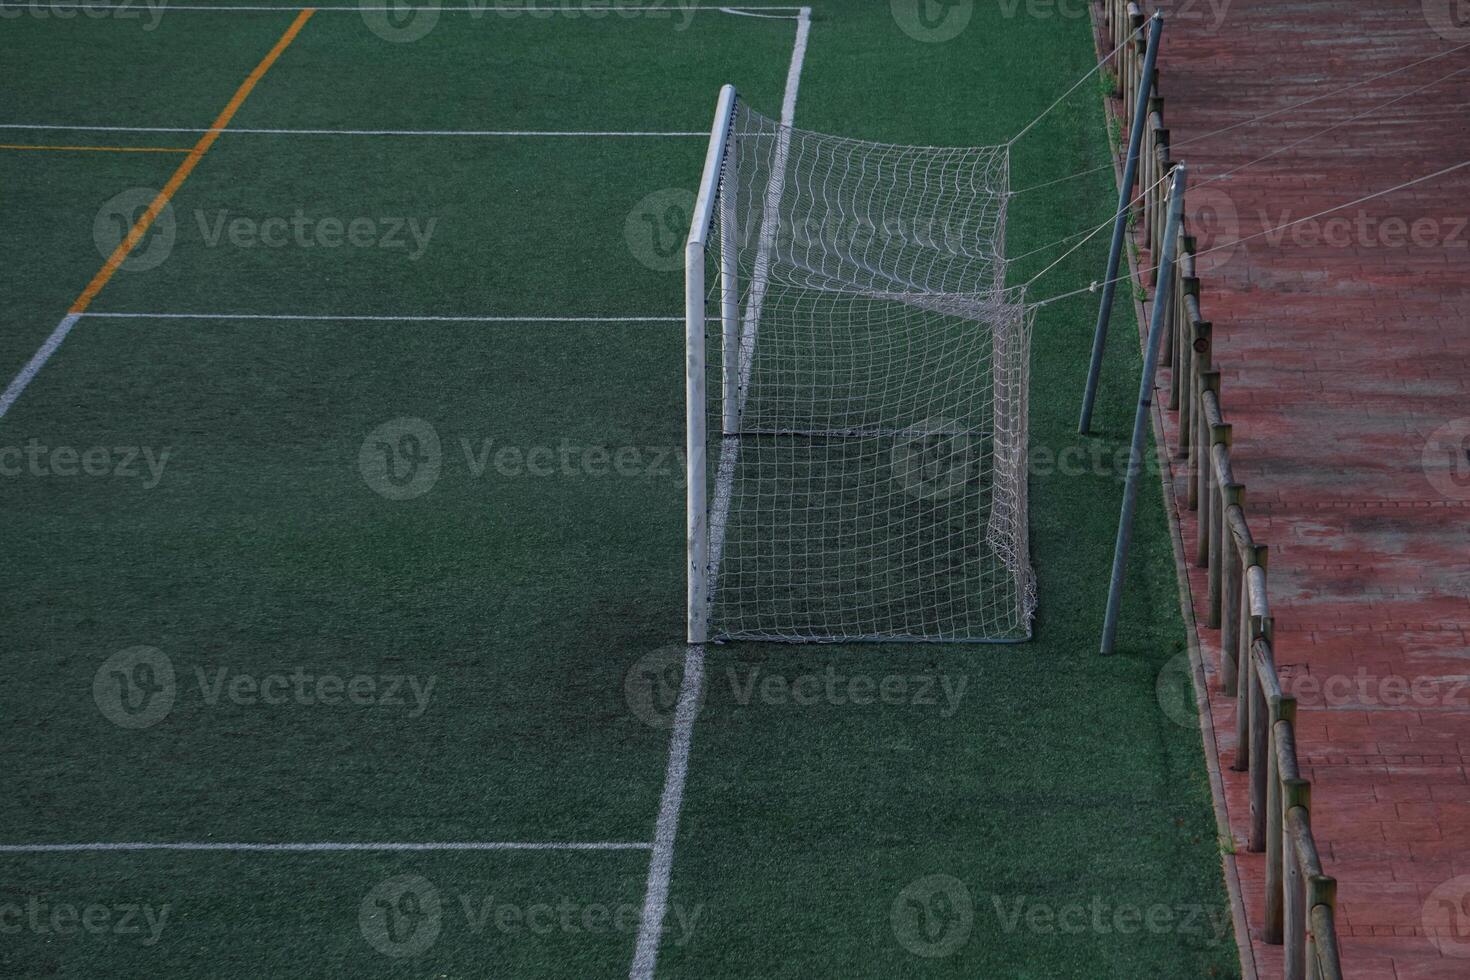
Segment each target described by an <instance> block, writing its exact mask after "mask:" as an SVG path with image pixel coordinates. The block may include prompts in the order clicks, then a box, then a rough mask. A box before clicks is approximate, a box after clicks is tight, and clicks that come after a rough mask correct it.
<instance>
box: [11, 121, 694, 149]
mask: <svg viewBox="0 0 1470 980" xmlns="http://www.w3.org/2000/svg"><path fill="white" fill-rule="evenodd" d="M0 129H32V130H43V131H48V132H72V133H189V134H194V133H215V134H216V135H226V134H228V135H231V136H462V137H489V136H496V137H527V138H533V137H541V138H578V137H581V138H588V139H596V138H609V139H612V138H631V137H651V138H668V139H674V138H683V137H691V136H704V137H706V138H707V137H708V136H709V133H702V132H697V131H694V130H688V131H686V130H651V129H649V130H637V129H630V130H617V129H586V130H582V129H262V128H258V127H257V128H249V129H246V128H236V129H216V128H204V129H201V128H187V127H175V126H53V125H50V124H47V123H0ZM67 149H76V148H74V147H67ZM98 149H100V147H99V148H98ZM117 149H120V150H130V149H133V148H132V147H117ZM148 149H150V150H152V149H154V148H153V147H148ZM178 152H180V153H188V152H189V150H187V149H180V150H179V151H178Z"/></svg>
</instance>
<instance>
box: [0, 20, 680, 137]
mask: <svg viewBox="0 0 1470 980" xmlns="http://www.w3.org/2000/svg"><path fill="white" fill-rule="evenodd" d="M0 6H4V5H3V4H0ZM0 129H29V130H41V131H46V132H58V133H186V134H190V135H195V134H198V135H203V134H204V133H218V134H220V135H221V136H459V137H506V138H512V137H523V138H527V139H576V138H583V139H597V138H603V137H606V138H634V137H644V138H654V139H678V138H682V137H692V136H703V137H706V138H707V137H708V136H709V133H704V132H697V131H694V130H690V131H687V132H686V131H684V130H636V129H635V130H617V129H587V130H579V129H242V128H240V127H235V126H231V127H227V128H219V129H217V128H206V129H194V128H190V127H185V126H67V125H52V124H49V123H0Z"/></svg>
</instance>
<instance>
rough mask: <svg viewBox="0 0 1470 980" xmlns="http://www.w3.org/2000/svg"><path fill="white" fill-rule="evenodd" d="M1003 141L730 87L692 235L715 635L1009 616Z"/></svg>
mask: <svg viewBox="0 0 1470 980" xmlns="http://www.w3.org/2000/svg"><path fill="white" fill-rule="evenodd" d="M1008 163H1009V161H1008V151H1007V147H1005V146H996V147H980V148H963V149H950V148H928V147H902V146H890V145H884V144H877V143H869V142H863V141H859V140H851V139H842V138H838V137H833V136H827V135H822V134H818V133H811V132H806V131H803V130H798V129H792V128H789V127H783V126H781V125H780V124H779V123H778V122H776V121H775V120H772V119H769V118H767V117H765V116H762V115H760V114H759V113H756V112H754V111H751V110H750V109H748V108H747V107H745V106H744V105H743V104H741V103H739V102H738V101H737V103H736V107H735V110H734V118H733V120H732V124H731V129H730V136H729V139H728V140H727V144H726V152H725V158H724V160H723V162H722V167H721V173H720V184H719V189H718V196H717V199H716V205H715V208H714V210H713V227H712V228H711V229H710V232H709V234H708V236H707V239H708V243H707V246H706V273H705V274H706V282H707V283H708V284H709V290H708V300H707V302H706V315H705V324H706V344H705V352H706V357H705V363H706V370H707V376H706V391H707V393H708V394H707V402H708V404H707V405H706V406H705V417H706V422H707V426H708V430H707V436H706V440H707V445H708V447H709V470H708V477H707V479H708V485H709V487H710V492H709V495H708V496H709V514H708V517H709V527H710V529H711V542H710V543H711V547H710V549H709V563H710V567H709V568H708V580H709V582H710V583H711V589H710V599H709V601H710V609H709V622H710V629H711V635H712V636H713V637H714V638H717V639H758V640H787V641H830V642H836V641H852V640H970V641H1005V640H1019V639H1024V638H1025V637H1026V636H1028V635H1029V630H1030V619H1031V613H1032V609H1033V607H1034V602H1035V590H1034V587H1033V584H1032V575H1031V570H1030V565H1029V557H1028V554H1029V551H1028V545H1027V534H1026V526H1027V514H1026V388H1027V384H1026V381H1027V364H1028V359H1029V345H1030V327H1031V317H1030V314H1029V313H1028V311H1027V310H1026V308H1025V307H1024V305H1023V304H1021V303H1018V302H1014V301H1012V298H1011V297H1012V296H1013V294H1008V293H1007V291H1006V290H1005V262H1004V260H1003V258H1002V248H1003V242H1004V236H1005V213H1006V201H1007V196H1008V195H1007V172H1008Z"/></svg>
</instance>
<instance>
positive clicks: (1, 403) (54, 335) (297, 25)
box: [0, 9, 313, 417]
mask: <svg viewBox="0 0 1470 980" xmlns="http://www.w3.org/2000/svg"><path fill="white" fill-rule="evenodd" d="M312 13H313V11H312V10H310V9H307V10H303V11H301V12H300V13H299V14H297V15H296V18H295V19H294V20H292V21H291V26H290V27H288V28H286V32H285V33H284V34H282V35H281V37H280V39H279V40H278V41H276V43H275V46H274V47H272V48H271V49H270V51H268V52H267V53H266V56H265V57H264V58H262V59H261V61H260V64H258V65H256V66H255V68H254V70H252V71H251V72H250V74H249V75H246V76H245V81H243V82H241V83H240V87H239V88H237V89H236V90H235V94H234V95H233V96H231V97H230V101H229V102H228V103H226V105H225V107H224V109H223V110H221V111H220V114H219V116H218V117H217V118H216V119H215V121H214V126H213V127H211V129H210V131H209V132H207V133H205V134H204V135H203V136H201V137H200V138H199V141H198V142H197V143H195V144H194V148H193V149H192V150H190V151H189V155H188V156H186V157H185V158H184V160H183V162H182V163H180V164H179V166H178V169H177V170H175V171H174V173H173V176H171V177H170V178H169V179H168V183H166V184H164V185H163V190H161V191H159V192H158V195H157V196H156V197H154V198H153V202H152V203H151V204H149V205H148V210H146V211H144V212H143V214H142V215H141V216H140V217H139V218H138V220H137V221H136V222H134V223H133V226H132V228H130V229H128V233H127V236H126V237H124V238H123V240H122V241H120V242H118V244H117V248H115V249H113V250H112V254H111V255H110V256H108V258H107V261H106V262H104V263H103V264H102V268H101V269H98V270H97V274H96V275H95V276H93V277H92V281H91V282H89V283H87V287H86V288H85V289H83V290H82V293H81V295H80V296H78V297H77V298H76V301H75V302H73V303H72V305H71V309H70V310H68V311H67V315H66V316H64V317H62V318H61V322H60V323H58V324H57V325H56V328H55V329H54V330H52V331H51V334H50V336H48V337H47V338H46V340H45V341H44V342H43V343H42V344H41V347H40V349H39V350H37V351H36V353H34V354H32V355H31V359H30V360H29V361H27V362H26V365H25V367H23V368H21V369H20V373H19V374H17V375H16V376H15V377H14V378H12V379H11V381H10V384H8V385H7V386H6V387H5V391H4V392H3V393H0V417H4V415H5V414H6V413H7V412H9V411H10V407H11V406H12V405H14V404H15V400H16V399H17V398H19V397H20V396H21V393H22V392H24V391H25V390H26V387H27V386H28V385H29V384H30V383H31V380H32V379H33V378H35V376H36V375H37V374H39V373H40V371H41V369H42V368H43V367H45V366H46V362H47V361H49V360H50V359H51V355H52V354H54V353H56V350H57V348H59V347H60V346H61V342H62V341H63V340H65V339H66V335H67V334H69V333H71V328H72V327H74V326H75V325H76V322H77V319H78V318H79V317H80V316H81V314H83V313H85V312H86V311H87V307H88V306H90V305H91V303H92V300H93V299H94V298H95V297H96V296H97V294H98V293H99V292H101V290H102V287H103V286H106V285H107V283H108V281H109V280H111V279H112V276H113V273H115V272H116V271H117V269H118V267H119V266H121V265H122V263H123V260H124V259H126V258H127V257H128V253H129V252H131V251H132V250H133V248H134V246H136V245H137V244H138V242H140V241H142V240H143V236H144V235H146V234H147V233H148V229H149V227H150V226H151V225H152V224H153V220H154V219H155V218H157V217H158V214H159V212H161V211H162V210H163V209H164V208H165V207H166V206H167V205H168V202H169V200H170V199H171V198H172V197H173V196H174V192H175V191H177V190H178V189H179V188H180V187H181V186H182V185H183V183H184V181H185V180H187V179H188V177H189V174H191V173H193V172H194V167H195V166H197V165H198V163H199V161H200V160H201V159H203V158H204V154H205V153H207V152H208V151H209V148H210V147H211V146H213V145H214V141H215V139H216V138H217V137H218V136H219V131H220V130H222V129H223V128H224V127H225V126H227V125H229V122H230V120H231V119H233V118H234V116H235V113H236V112H238V111H239V109H240V106H242V105H244V104H245V100H246V99H247V98H248V97H249V96H250V93H251V92H252V91H254V89H255V85H256V83H257V82H259V81H260V80H261V78H263V77H264V76H265V73H266V72H267V71H269V70H270V67H271V65H273V64H275V63H276V59H277V58H279V57H280V56H281V52H282V51H285V50H286V48H287V46H288V45H290V43H291V42H292V41H293V40H295V39H296V35H297V34H300V33H301V28H302V27H304V26H306V22H307V21H308V20H310V19H311V15H312Z"/></svg>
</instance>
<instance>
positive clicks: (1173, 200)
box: [1102, 163, 1184, 653]
mask: <svg viewBox="0 0 1470 980" xmlns="http://www.w3.org/2000/svg"><path fill="white" fill-rule="evenodd" d="M1183 216H1184V164H1182V163H1181V164H1179V165H1178V166H1177V167H1175V168H1174V180H1173V183H1172V185H1171V186H1170V188H1169V218H1168V222H1167V223H1166V224H1165V225H1164V242H1163V260H1162V261H1161V262H1160V263H1159V284H1158V287H1157V288H1156V289H1155V290H1154V305H1153V312H1152V315H1151V316H1150V317H1149V325H1148V348H1147V349H1146V350H1145V352H1144V358H1143V377H1142V378H1141V379H1139V382H1138V411H1137V412H1136V413H1135V414H1134V416H1133V448H1132V450H1131V451H1130V452H1129V454H1128V481H1127V483H1125V484H1124V486H1123V513H1122V516H1121V517H1119V519H1118V541H1117V544H1116V546H1115V547H1114V549H1113V577H1112V581H1111V582H1110V583H1109V585H1108V611H1107V615H1106V616H1105V617H1104V619H1103V635H1102V652H1103V653H1112V652H1113V640H1114V638H1115V637H1116V635H1117V633H1118V605H1119V603H1120V602H1122V599H1123V573H1124V572H1125V571H1126V569H1127V566H1128V545H1129V543H1130V541H1131V539H1132V537H1133V509H1134V506H1135V504H1136V503H1137V501H1138V478H1139V475H1140V474H1141V473H1142V471H1143V449H1144V443H1145V442H1146V441H1147V438H1148V416H1149V409H1150V408H1151V407H1152V405H1153V393H1154V373H1155V372H1156V371H1157V370H1158V367H1159V341H1160V339H1161V338H1162V336H1163V333H1164V309H1165V308H1166V307H1167V306H1168V305H1169V293H1170V290H1171V287H1172V286H1173V285H1174V258H1175V256H1174V252H1175V249H1176V247H1177V245H1178V241H1179V225H1180V222H1181V220H1182V219H1183Z"/></svg>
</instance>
